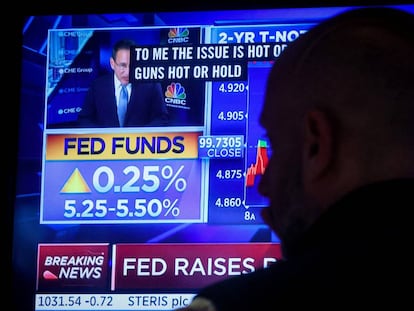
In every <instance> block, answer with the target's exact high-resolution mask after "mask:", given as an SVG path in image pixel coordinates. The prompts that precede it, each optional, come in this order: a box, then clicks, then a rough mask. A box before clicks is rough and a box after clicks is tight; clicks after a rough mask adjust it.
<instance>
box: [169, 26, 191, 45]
mask: <svg viewBox="0 0 414 311" xmlns="http://www.w3.org/2000/svg"><path fill="white" fill-rule="evenodd" d="M189 35H190V31H189V30H188V28H182V27H177V28H170V31H169V32H168V43H187V42H188V40H189Z"/></svg>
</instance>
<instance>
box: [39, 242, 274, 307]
mask: <svg viewBox="0 0 414 311" xmlns="http://www.w3.org/2000/svg"><path fill="white" fill-rule="evenodd" d="M110 249H111V245H110V244H108V243H91V244H87V243H74V244H63V243H62V244H59V243H54V244H40V245H39V247H38V264H37V291H38V294H37V295H36V310H85V309H88V310H173V309H175V308H179V307H183V306H185V305H187V304H188V303H189V302H190V301H191V299H192V297H193V296H194V292H196V291H197V289H198V288H200V287H202V286H206V285H208V284H211V283H213V282H215V281H219V280H221V279H224V278H227V277H229V276H235V275H240V274H245V273H250V272H253V271H255V270H256V269H259V268H261V267H265V268H266V267H268V266H269V265H271V264H272V263H274V262H276V261H277V260H279V259H280V258H281V250H280V245H279V244H273V243H221V244H220V243H219V244H213V243H189V244H175V243H169V244H159V243H158V244H145V243H117V244H114V245H112V251H110ZM91 290H93V292H91ZM45 291H47V293H44V292H45ZM50 291H53V293H51V292H50ZM42 292H43V293H42Z"/></svg>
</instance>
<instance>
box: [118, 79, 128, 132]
mask: <svg viewBox="0 0 414 311" xmlns="http://www.w3.org/2000/svg"><path fill="white" fill-rule="evenodd" d="M127 106H128V91H127V88H126V85H122V87H121V92H120V94H119V103H118V118H119V124H120V126H124V121H125V114H126V111H127Z"/></svg>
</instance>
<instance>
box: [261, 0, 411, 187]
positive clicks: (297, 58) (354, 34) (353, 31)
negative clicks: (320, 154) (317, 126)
mask: <svg viewBox="0 0 414 311" xmlns="http://www.w3.org/2000/svg"><path fill="white" fill-rule="evenodd" d="M267 92H268V96H267V97H268V99H271V100H270V101H269V102H266V104H265V105H269V104H270V105H272V103H271V102H272V101H278V103H277V105H281V106H283V108H281V109H284V110H285V111H284V114H286V116H289V117H290V118H291V119H290V123H291V126H293V127H295V124H301V121H302V120H301V119H302V118H303V116H304V115H305V113H306V112H307V111H309V110H310V109H321V110H323V111H325V112H326V114H327V115H328V116H329V117H330V118H331V120H332V123H333V125H334V143H335V144H337V146H336V149H337V150H341V152H342V153H341V154H338V160H339V161H341V160H345V161H346V159H344V158H345V157H346V158H347V159H349V160H350V161H352V159H354V161H356V162H357V163H358V164H357V166H355V165H354V166H353V168H356V167H357V169H356V171H358V174H360V176H365V177H363V178H367V180H364V181H361V182H368V181H375V180H377V179H385V178H390V177H397V176H398V177H400V175H402V174H404V172H405V173H406V175H413V174H414V161H412V159H413V156H414V16H413V15H411V14H409V13H407V12H405V11H401V10H397V9H391V8H380V7H377V8H372V7H371V8H362V9H356V10H350V11H347V12H345V13H342V14H339V15H338V16H336V17H334V18H331V19H329V20H328V21H325V22H323V23H321V24H319V25H317V26H316V27H314V28H313V29H312V30H310V31H309V32H308V33H306V34H304V35H303V36H302V37H299V38H298V39H297V40H295V41H294V42H293V43H292V44H291V45H290V46H288V47H287V49H286V50H285V51H284V52H283V53H282V55H281V57H280V58H279V59H278V60H277V62H276V65H275V67H274V69H273V71H272V73H271V75H270V79H269V82H268V90H267ZM264 111H265V112H266V111H267V112H266V113H268V110H266V109H265V110H264ZM296 130H297V128H296ZM292 132H295V129H293V130H292ZM297 132H300V130H299V131H297ZM340 157H342V158H340ZM355 159H356V160H355ZM410 159H411V160H410ZM341 163H342V162H341ZM379 165H380V167H379Z"/></svg>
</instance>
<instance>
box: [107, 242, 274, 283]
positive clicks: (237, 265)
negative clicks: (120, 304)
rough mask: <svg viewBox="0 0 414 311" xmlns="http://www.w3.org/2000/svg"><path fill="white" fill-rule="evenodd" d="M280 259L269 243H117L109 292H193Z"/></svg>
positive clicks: (114, 250)
mask: <svg viewBox="0 0 414 311" xmlns="http://www.w3.org/2000/svg"><path fill="white" fill-rule="evenodd" d="M280 258H281V250H280V245H279V244H272V243H235V244H234V243H223V244H204V243H203V244H117V245H114V247H113V267H112V269H113V279H112V285H111V290H117V289H197V288H200V287H203V286H205V285H208V284H210V283H213V282H215V281H218V280H221V279H224V278H227V277H230V276H235V275H240V274H245V273H250V272H253V271H254V270H256V269H258V268H260V267H268V266H269V265H271V264H272V263H274V262H276V261H277V260H278V259H280Z"/></svg>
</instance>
